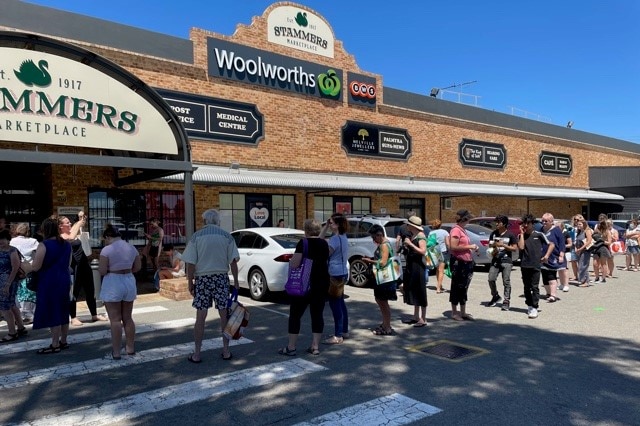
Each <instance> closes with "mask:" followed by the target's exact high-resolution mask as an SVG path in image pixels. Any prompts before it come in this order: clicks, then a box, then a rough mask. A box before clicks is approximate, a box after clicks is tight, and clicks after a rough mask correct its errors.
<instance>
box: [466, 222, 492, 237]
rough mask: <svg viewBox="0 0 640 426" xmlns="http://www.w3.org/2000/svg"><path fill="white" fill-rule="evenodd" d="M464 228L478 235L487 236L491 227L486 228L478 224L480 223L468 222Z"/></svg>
mask: <svg viewBox="0 0 640 426" xmlns="http://www.w3.org/2000/svg"><path fill="white" fill-rule="evenodd" d="M464 229H466V230H467V231H471V232H473V233H474V234H478V235H483V236H484V235H486V236H489V235H490V234H491V229H489V228H486V227H484V226H480V225H476V224H474V223H469V224H468V225H467V226H465V227H464Z"/></svg>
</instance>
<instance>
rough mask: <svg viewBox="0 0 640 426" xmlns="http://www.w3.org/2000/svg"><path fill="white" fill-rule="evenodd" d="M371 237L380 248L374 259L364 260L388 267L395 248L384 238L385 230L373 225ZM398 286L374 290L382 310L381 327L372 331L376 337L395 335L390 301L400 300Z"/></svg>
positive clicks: (377, 249) (382, 286) (375, 288)
mask: <svg viewBox="0 0 640 426" xmlns="http://www.w3.org/2000/svg"><path fill="white" fill-rule="evenodd" d="M369 235H371V238H372V239H373V242H374V243H375V244H376V245H377V246H378V247H377V248H376V250H375V251H374V252H373V258H363V260H364V261H365V262H366V263H369V264H372V265H380V266H386V265H387V263H388V262H389V261H390V260H391V258H392V257H393V247H392V246H391V243H390V242H389V241H387V239H386V238H385V236H384V228H382V226H380V225H377V224H376V225H373V226H372V227H371V228H369ZM396 285H397V283H396V282H390V283H385V284H379V285H376V286H375V287H374V288H373V295H374V297H375V299H376V303H377V304H378V308H380V314H381V315H382V323H381V324H380V326H379V327H376V328H374V329H373V330H372V333H373V334H374V335H376V336H393V335H395V330H394V329H393V328H392V327H391V307H390V306H389V300H398V296H397V294H396Z"/></svg>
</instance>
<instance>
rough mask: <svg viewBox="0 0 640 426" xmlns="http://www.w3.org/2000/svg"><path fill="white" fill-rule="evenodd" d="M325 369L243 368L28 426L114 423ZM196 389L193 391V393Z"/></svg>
mask: <svg viewBox="0 0 640 426" xmlns="http://www.w3.org/2000/svg"><path fill="white" fill-rule="evenodd" d="M322 370H326V368H325V367H322V366H319V365H317V364H314V363H312V362H309V361H305V360H303V359H300V358H298V359H293V360H291V361H284V362H278V363H274V364H268V365H261V366H259V367H254V368H247V369H244V370H240V371H237V372H233V373H228V374H221V375H217V376H210V377H205V378H203V379H199V380H195V381H192V382H187V383H183V384H180V385H173V386H168V387H165V388H162V389H157V390H153V391H149V392H144V393H139V394H135V395H131V396H128V397H125V398H120V399H116V400H113V401H107V402H104V403H102V404H95V405H91V406H88V407H83V408H78V409H75V410H70V411H67V412H64V413H60V414H54V415H51V416H47V417H44V418H42V419H38V420H34V421H31V422H25V423H20V425H25V426H26V425H30V426H36V425H41V426H59V425H74V426H79V425H95V426H98V425H106V424H118V423H120V422H125V421H127V420H130V419H134V418H136V417H140V416H143V415H145V414H150V413H155V412H157V411H162V410H168V409H170V408H175V407H178V406H180V405H184V404H192V403H194V402H197V401H202V400H205V399H208V398H212V397H214V396H220V395H226V394H229V393H231V392H236V391H241V390H244V389H250V388H252V387H257V386H264V385H268V384H271V383H276V382H279V381H282V380H287V379H292V378H295V377H299V376H302V375H305V374H309V373H313V372H318V371H322ZM194 389H197V392H194Z"/></svg>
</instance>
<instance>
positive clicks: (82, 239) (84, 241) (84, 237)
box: [78, 231, 92, 256]
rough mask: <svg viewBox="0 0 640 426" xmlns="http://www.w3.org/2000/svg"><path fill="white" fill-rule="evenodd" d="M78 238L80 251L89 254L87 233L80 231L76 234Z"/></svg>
mask: <svg viewBox="0 0 640 426" xmlns="http://www.w3.org/2000/svg"><path fill="white" fill-rule="evenodd" d="M78 239H79V240H80V244H81V245H82V251H83V252H84V254H85V255H86V256H91V254H92V251H91V244H90V242H89V233H88V232H84V231H80V235H78Z"/></svg>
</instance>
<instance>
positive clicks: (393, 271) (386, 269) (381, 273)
mask: <svg viewBox="0 0 640 426" xmlns="http://www.w3.org/2000/svg"><path fill="white" fill-rule="evenodd" d="M386 244H389V242H386ZM373 276H374V277H375V278H376V284H377V285H382V284H388V283H392V282H396V281H398V280H399V279H400V278H402V264H401V263H400V259H399V258H398V257H397V256H394V255H393V249H392V248H391V244H389V259H388V260H387V264H386V265H384V266H381V265H380V261H379V260H378V262H376V264H375V265H373Z"/></svg>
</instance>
